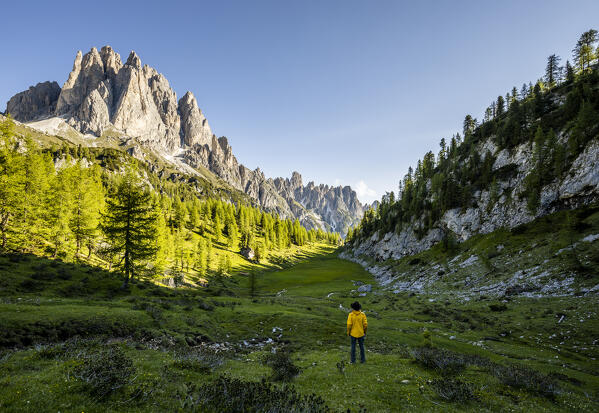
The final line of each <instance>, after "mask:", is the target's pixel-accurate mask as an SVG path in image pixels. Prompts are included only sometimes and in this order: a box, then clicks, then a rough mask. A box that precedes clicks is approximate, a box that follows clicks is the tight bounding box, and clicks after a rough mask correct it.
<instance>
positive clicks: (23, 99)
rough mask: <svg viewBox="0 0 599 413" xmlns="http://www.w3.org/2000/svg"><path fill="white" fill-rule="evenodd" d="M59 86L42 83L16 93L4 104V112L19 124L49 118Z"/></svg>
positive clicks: (58, 92)
mask: <svg viewBox="0 0 599 413" xmlns="http://www.w3.org/2000/svg"><path fill="white" fill-rule="evenodd" d="M59 95H60V86H58V83H56V82H43V83H38V84H37V85H35V86H31V87H30V88H29V89H28V90H26V91H24V92H21V93H17V94H16V95H14V96H13V97H12V98H10V100H9V101H8V103H7V104H6V111H7V112H8V113H10V114H11V116H12V117H13V118H14V119H16V120H18V121H21V122H30V121H33V120H38V119H41V118H45V117H48V116H51V115H52V114H53V113H54V110H55V109H56V102H57V101H58V96H59Z"/></svg>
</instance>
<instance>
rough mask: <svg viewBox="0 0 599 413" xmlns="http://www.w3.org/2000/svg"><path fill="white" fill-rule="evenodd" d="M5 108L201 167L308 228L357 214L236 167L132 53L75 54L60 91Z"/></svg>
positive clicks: (189, 103) (324, 191) (354, 205)
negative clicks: (111, 135)
mask: <svg viewBox="0 0 599 413" xmlns="http://www.w3.org/2000/svg"><path fill="white" fill-rule="evenodd" d="M8 108H9V111H10V112H11V113H13V114H14V115H15V119H16V120H21V121H25V122H30V121H35V120H39V119H40V118H42V117H43V118H48V117H51V116H56V117H60V118H62V119H63V120H64V121H66V122H67V123H68V124H69V125H70V126H72V127H73V128H74V129H76V130H77V131H79V132H81V133H84V134H91V135H95V136H101V135H102V134H103V133H104V131H105V130H106V129H111V130H114V131H117V132H118V134H119V135H120V136H122V137H123V139H128V138H135V139H136V140H137V141H138V142H139V143H140V144H141V145H145V146H146V147H148V148H150V149H152V150H154V151H155V152H156V153H158V154H162V156H164V158H165V159H166V160H167V161H169V162H173V163H176V165H177V166H178V167H181V168H183V169H184V170H185V171H189V167H192V168H198V169H200V168H206V169H208V170H209V171H211V172H212V173H214V174H215V175H216V176H218V177H219V178H221V179H222V180H224V181H226V182H227V183H228V184H229V185H230V186H231V187H232V188H235V189H237V190H239V191H242V192H244V193H245V194H247V195H248V196H250V197H252V198H253V199H255V200H256V202H257V203H258V204H259V205H260V206H261V207H262V208H264V209H265V210H268V211H274V212H277V213H278V214H279V215H280V216H282V217H285V218H297V219H299V220H300V222H301V223H302V225H305V226H306V227H308V228H313V227H318V228H333V229H334V230H337V231H340V232H344V231H345V230H347V228H348V227H349V226H351V225H353V224H355V223H357V222H358V220H359V218H360V217H361V215H362V206H361V204H360V203H359V202H358V201H357V197H356V194H355V192H354V191H343V193H342V191H338V190H335V189H333V188H329V186H323V185H320V186H318V187H316V186H314V185H312V186H308V187H304V186H303V179H302V176H301V175H300V173H299V172H297V171H293V173H292V174H291V178H286V179H283V178H277V179H274V180H273V179H266V178H265V176H264V173H263V172H262V170H261V169H260V168H256V169H255V170H250V169H249V168H247V167H245V166H244V165H243V164H240V163H239V162H238V161H237V159H236V158H235V155H234V154H233V150H232V148H231V146H230V145H229V142H228V140H227V138H226V137H220V138H217V137H216V135H214V134H213V132H212V130H211V128H210V125H209V124H208V120H207V119H206V117H205V116H204V114H203V113H202V111H201V110H200V108H199V107H198V102H197V100H196V98H195V96H194V95H193V93H192V92H190V91H188V92H186V93H185V94H184V95H183V97H181V99H179V100H177V96H176V94H175V91H174V90H173V89H172V88H171V87H170V85H169V83H168V80H167V79H166V78H165V77H164V76H163V75H161V74H159V73H158V72H157V71H156V70H154V69H153V68H151V67H149V66H147V65H145V66H143V70H142V63H141V59H140V58H139V56H138V55H137V54H136V53H135V51H131V53H130V54H129V56H128V57H127V61H126V62H125V64H124V65H123V63H122V60H121V57H120V55H119V54H118V53H116V52H115V51H114V50H113V49H112V47H110V46H109V45H105V46H104V47H102V48H101V49H100V51H98V49H97V48H95V47H93V48H91V50H90V51H89V52H87V53H85V54H82V53H81V51H79V52H78V53H77V56H76V57H75V62H74V64H73V70H72V71H71V73H70V74H69V77H68V79H67V81H66V82H65V83H64V85H63V87H62V89H61V88H60V87H59V86H58V84H56V83H50V82H46V83H44V84H38V85H37V86H35V87H32V88H30V90H28V91H25V92H21V93H20V94H18V95H16V96H14V97H13V98H12V99H11V101H10V102H9V105H8ZM94 144H95V143H94ZM175 157H176V158H177V159H176V160H175ZM181 160H182V162H181ZM182 163H186V164H187V165H181V164H182Z"/></svg>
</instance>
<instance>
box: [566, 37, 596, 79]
mask: <svg viewBox="0 0 599 413" xmlns="http://www.w3.org/2000/svg"><path fill="white" fill-rule="evenodd" d="M597 39H598V37H597V30H594V29H591V30H588V31H586V32H584V33H583V34H581V35H580V38H579V39H578V42H577V43H576V46H575V47H574V50H572V52H573V56H574V61H575V62H576V65H577V67H578V70H579V71H580V72H583V73H584V72H586V71H588V70H590V67H591V63H592V62H593V60H595V58H596V57H597V56H596V55H595V52H596V50H595V47H594V44H595V43H596V42H597Z"/></svg>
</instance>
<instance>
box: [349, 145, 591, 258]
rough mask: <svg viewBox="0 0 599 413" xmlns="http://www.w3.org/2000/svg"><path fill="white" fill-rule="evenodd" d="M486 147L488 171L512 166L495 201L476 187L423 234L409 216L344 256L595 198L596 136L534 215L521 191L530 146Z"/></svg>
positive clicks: (401, 247)
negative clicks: (465, 202) (468, 199)
mask: <svg viewBox="0 0 599 413" xmlns="http://www.w3.org/2000/svg"><path fill="white" fill-rule="evenodd" d="M565 141H566V138H565V136H561V137H560V142H561V144H564V143H565ZM491 149H492V150H493V151H492V152H491V150H490V152H491V153H492V154H493V155H494V156H495V163H494V165H493V169H494V170H498V169H500V168H506V167H508V168H510V169H512V170H513V171H514V173H513V174H512V176H511V177H509V178H507V179H505V180H500V181H497V198H496V199H495V200H494V199H492V197H491V194H490V192H489V191H486V190H485V191H477V192H476V193H474V201H475V202H474V203H473V204H474V205H476V206H475V207H469V208H466V209H461V208H455V209H451V210H449V211H446V212H445V214H444V215H443V216H442V217H441V219H440V220H439V222H438V223H437V226H436V227H434V228H432V229H431V230H430V231H429V232H428V233H427V234H426V235H425V236H424V237H418V236H417V235H416V231H415V230H416V228H418V227H419V226H420V222H418V221H414V222H412V224H411V225H407V226H406V227H405V228H404V229H403V230H402V231H401V232H400V233H395V232H389V233H386V234H379V233H375V234H374V235H372V236H371V237H370V238H369V239H367V240H365V241H362V242H360V243H359V244H357V245H354V246H352V248H350V251H349V255H350V256H353V257H360V256H369V257H374V258H375V259H376V260H377V261H384V260H387V259H389V258H391V259H400V258H402V257H404V256H407V255H413V254H417V253H419V252H421V251H424V250H427V249H429V248H430V247H432V246H433V245H435V244H436V243H438V242H439V241H441V240H442V239H443V237H444V236H445V234H446V233H448V232H451V233H453V234H455V236H456V237H457V238H458V239H459V240H460V241H465V240H467V239H468V238H470V237H472V236H473V235H476V234H487V233H490V232H493V231H495V230H497V229H499V228H514V227H516V226H518V225H521V224H525V223H528V222H530V221H532V220H534V219H535V218H538V217H540V216H543V215H547V214H550V213H552V212H556V211H558V210H560V209H563V208H565V207H567V208H577V207H580V206H583V205H585V204H589V203H592V202H596V201H598V200H599V140H598V139H594V140H592V141H591V142H589V144H588V145H587V147H586V148H585V150H584V151H583V152H582V153H581V154H580V155H579V156H578V157H577V158H576V160H575V161H574V162H573V163H572V165H571V167H570V170H569V171H568V172H567V173H565V174H564V175H563V179H561V180H557V181H555V182H552V183H550V184H548V185H546V186H545V187H543V189H542V191H541V197H540V198H541V199H540V205H539V207H538V208H537V210H536V212H535V213H534V214H533V213H531V212H530V211H529V209H528V207H527V200H526V197H525V195H524V179H525V177H526V176H527V175H528V173H529V172H530V171H531V169H532V161H531V160H532V153H533V149H534V148H532V147H531V146H530V145H528V144H523V145H521V146H519V147H517V148H515V149H514V150H513V151H512V152H511V153H509V152H508V151H507V150H502V151H499V152H498V151H497V149H496V148H491ZM487 150H489V145H486V146H485V143H483V144H482V145H480V147H479V153H481V156H482V153H486V151H487Z"/></svg>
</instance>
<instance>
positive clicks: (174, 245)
mask: <svg viewBox="0 0 599 413" xmlns="http://www.w3.org/2000/svg"><path fill="white" fill-rule="evenodd" d="M112 152H115V153H112ZM339 241H340V236H339V234H338V233H331V232H325V231H323V230H315V229H310V230H307V229H306V228H304V227H303V226H301V225H300V223H299V221H298V220H293V221H292V220H289V219H282V218H280V217H279V216H278V215H277V214H275V213H269V212H265V211H262V210H260V209H259V208H256V207H254V206H251V205H247V204H244V203H243V202H241V201H239V200H238V202H237V203H233V202H230V201H229V200H227V199H223V198H217V197H206V196H203V197H202V199H200V194H199V193H198V192H197V191H196V190H195V189H194V187H193V186H192V185H190V184H188V183H186V182H178V183H177V182H172V181H168V180H166V179H161V178H159V177H158V176H157V175H156V174H154V173H152V172H151V171H150V169H149V168H148V165H145V164H143V163H141V162H139V161H137V160H135V159H133V158H132V157H129V156H128V155H127V154H126V153H124V152H120V151H116V150H112V151H110V150H103V149H99V148H87V147H81V146H79V147H74V146H69V145H66V144H65V145H63V146H62V147H60V148H57V147H40V146H38V145H37V144H36V143H35V142H34V141H33V140H32V139H30V138H22V137H20V136H18V135H17V134H16V133H15V131H14V122H13V121H12V120H11V119H10V117H8V118H7V119H5V120H4V121H2V122H1V123H0V250H1V251H3V252H10V251H16V252H21V253H35V254H41V255H46V256H49V257H52V258H60V259H63V260H77V261H81V260H85V261H87V262H89V263H92V264H94V265H101V266H105V267H108V268H109V269H118V270H120V271H121V272H122V273H124V274H125V279H126V281H127V280H128V279H129V278H130V277H134V276H143V277H162V276H165V275H170V276H176V277H179V278H181V277H182V274H185V273H193V274H194V275H196V276H198V277H204V276H206V275H207V274H210V273H214V274H225V273H231V270H232V265H233V264H232V260H235V259H236V258H239V259H240V257H241V254H240V253H241V251H245V253H246V256H248V257H249V258H250V259H251V260H252V261H254V262H258V263H259V262H261V261H266V260H268V257H269V256H270V255H272V254H275V253H276V252H281V251H285V250H288V249H290V248H291V247H292V246H296V247H302V246H304V245H306V244H309V243H315V242H323V243H329V244H331V245H337V243H339ZM250 251H251V253H250V254H248V252H250Z"/></svg>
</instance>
